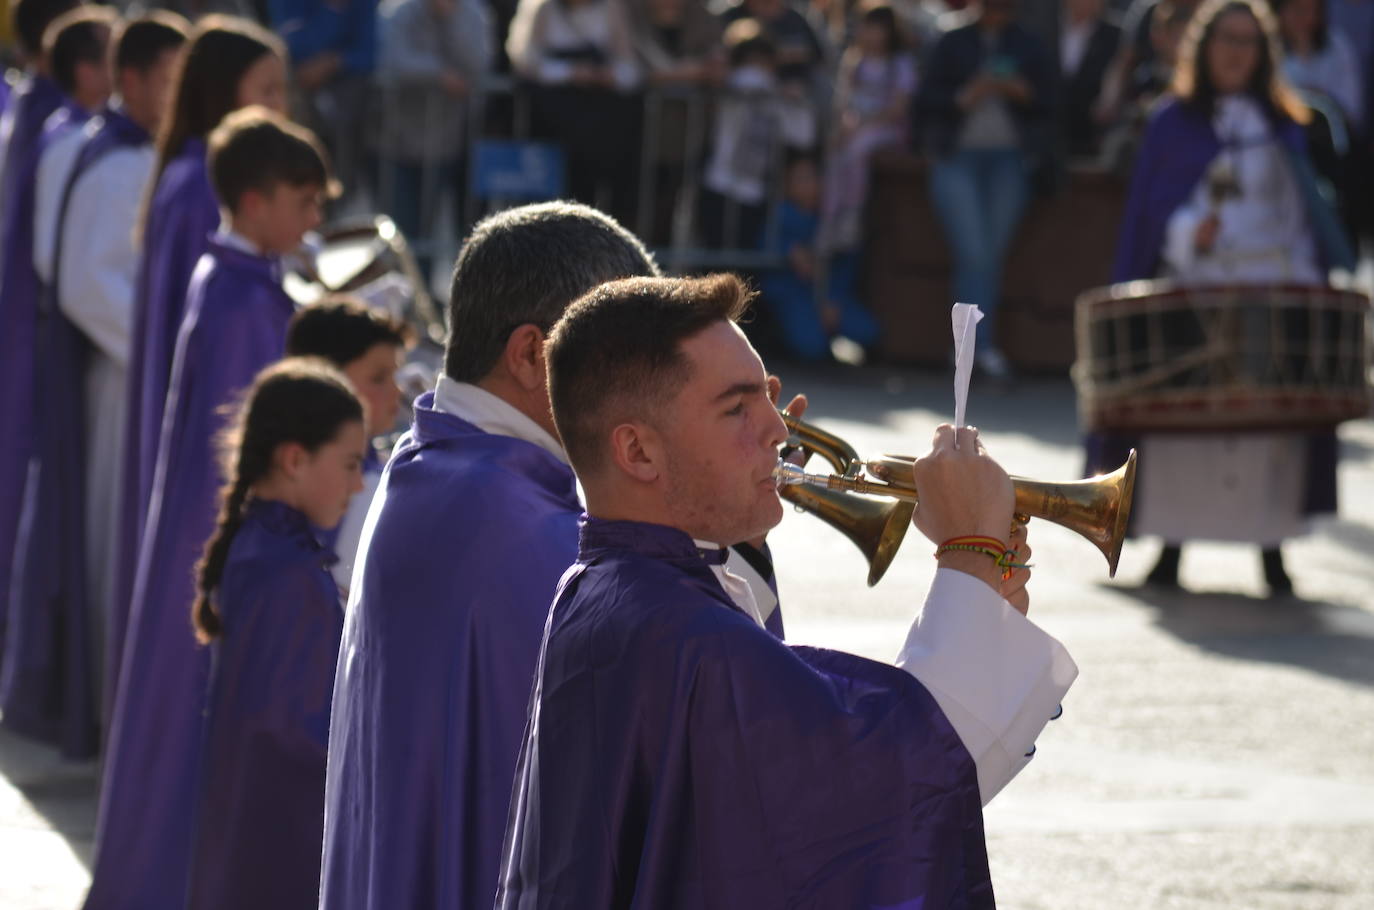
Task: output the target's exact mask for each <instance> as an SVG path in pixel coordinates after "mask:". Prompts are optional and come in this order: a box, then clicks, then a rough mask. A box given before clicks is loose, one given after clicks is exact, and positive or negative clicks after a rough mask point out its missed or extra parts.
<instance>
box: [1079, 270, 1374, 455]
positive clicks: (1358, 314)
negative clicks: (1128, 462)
mask: <svg viewBox="0 0 1374 910" xmlns="http://www.w3.org/2000/svg"><path fill="white" fill-rule="evenodd" d="M1369 311H1370V303H1369V298H1368V297H1366V296H1365V295H1363V294H1361V293H1358V292H1356V291H1352V290H1344V289H1337V288H1330V287H1324V286H1314V287H1309V286H1301V285H1280V286H1275V285H1262V286H1260V285H1227V286H1210V287H1191V288H1182V287H1177V286H1173V285H1171V284H1169V283H1167V282H1150V281H1140V282H1128V283H1124V284H1117V285H1112V286H1109V287H1105V288H1097V289H1093V290H1090V291H1087V292H1085V293H1084V294H1082V295H1080V296H1079V298H1078V301H1077V304H1076V311H1075V331H1076V341H1077V350H1078V361H1077V363H1075V365H1074V381H1075V384H1076V386H1077V388H1078V402H1079V418H1080V421H1081V423H1082V424H1083V426H1084V427H1085V428H1086V429H1088V430H1091V431H1118V432H1142V431H1163V432H1169V431H1190V430H1193V431H1215V430H1285V429H1303V428H1312V427H1320V426H1331V425H1334V424H1337V423H1340V422H1342V421H1345V420H1352V419H1357V418H1360V417H1364V416H1367V415H1368V414H1369V412H1370V403H1371V398H1370V386H1369V364H1370V351H1369Z"/></svg>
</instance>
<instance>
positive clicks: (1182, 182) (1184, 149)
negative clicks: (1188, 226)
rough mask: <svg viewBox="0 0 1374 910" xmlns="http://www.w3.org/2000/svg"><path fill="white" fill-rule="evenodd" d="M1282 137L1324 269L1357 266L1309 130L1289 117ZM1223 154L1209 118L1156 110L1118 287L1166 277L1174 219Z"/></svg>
mask: <svg viewBox="0 0 1374 910" xmlns="http://www.w3.org/2000/svg"><path fill="white" fill-rule="evenodd" d="M1274 131H1275V133H1276V134H1277V135H1278V137H1279V139H1280V140H1281V144H1282V146H1283V148H1284V150H1285V151H1286V152H1287V156H1288V161H1289V164H1290V165H1292V167H1293V171H1294V178H1295V179H1296V180H1297V182H1298V188H1299V190H1300V191H1301V193H1302V195H1303V198H1304V200H1306V202H1307V210H1308V216H1309V218H1310V220H1311V222H1312V226H1313V231H1314V233H1315V235H1316V238H1317V249H1318V256H1319V259H1320V260H1321V264H1322V267H1323V268H1330V267H1333V266H1342V267H1347V268H1349V267H1352V266H1353V264H1354V257H1353V255H1352V254H1351V252H1350V249H1349V243H1348V240H1346V239H1345V238H1344V235H1343V234H1342V232H1341V230H1340V228H1339V226H1338V224H1337V221H1336V217H1335V215H1334V214H1333V213H1332V212H1331V209H1330V206H1328V205H1327V204H1326V203H1325V202H1324V201H1323V200H1322V199H1321V197H1320V195H1319V194H1318V193H1317V190H1316V185H1315V180H1314V178H1313V176H1312V170H1311V167H1310V165H1309V164H1308V160H1307V152H1306V140H1305V139H1304V137H1303V132H1302V128H1301V127H1299V126H1298V125H1297V124H1296V123H1294V122H1293V121H1291V120H1289V119H1287V118H1276V119H1275V120H1274ZM1220 152H1221V141H1220V140H1219V139H1218V138H1217V134H1216V131H1215V130H1214V129H1213V128H1212V123H1211V120H1209V119H1208V118H1207V117H1204V116H1202V115H1201V114H1199V113H1197V112H1196V111H1194V110H1193V109H1192V108H1189V107H1188V106H1186V105H1184V104H1182V103H1181V102H1179V101H1177V100H1173V99H1170V100H1168V101H1165V102H1163V103H1162V104H1161V105H1160V106H1159V107H1158V108H1157V109H1156V110H1155V112H1154V114H1153V115H1152V116H1151V117H1150V123H1149V125H1148V126H1147V127H1146V129H1145V138H1144V139H1143V140H1142V141H1141V145H1140V151H1139V152H1137V154H1136V165H1135V171H1134V173H1133V174H1132V175H1131V188H1130V192H1129V194H1128V195H1127V198H1126V212H1125V215H1124V216H1123V217H1122V219H1121V238H1120V239H1119V240H1118V242H1117V250H1116V263H1115V265H1114V266H1113V268H1112V281H1114V282H1116V281H1137V280H1140V279H1148V278H1155V277H1158V275H1159V267H1160V256H1161V253H1162V251H1163V249H1164V233H1165V228H1166V227H1167V226H1168V223H1169V218H1170V217H1171V216H1172V215H1173V214H1174V212H1175V211H1177V210H1178V207H1179V206H1181V205H1183V203H1185V202H1187V201H1188V198H1189V197H1190V196H1192V194H1193V190H1194V189H1195V188H1196V187H1197V185H1198V181H1200V180H1202V178H1203V175H1204V174H1206V173H1207V167H1208V166H1209V165H1210V164H1211V163H1212V159H1213V158H1215V157H1216V156H1217V154H1218V153H1220Z"/></svg>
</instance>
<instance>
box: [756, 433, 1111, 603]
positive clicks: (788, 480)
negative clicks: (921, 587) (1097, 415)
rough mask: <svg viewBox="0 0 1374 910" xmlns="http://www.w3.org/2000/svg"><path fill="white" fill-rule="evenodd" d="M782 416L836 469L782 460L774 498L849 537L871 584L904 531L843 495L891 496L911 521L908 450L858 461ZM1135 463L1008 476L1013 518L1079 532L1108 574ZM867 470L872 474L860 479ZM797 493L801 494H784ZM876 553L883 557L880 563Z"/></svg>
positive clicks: (802, 442)
mask: <svg viewBox="0 0 1374 910" xmlns="http://www.w3.org/2000/svg"><path fill="white" fill-rule="evenodd" d="M783 420H784V422H786V424H787V428H788V430H789V432H791V433H792V435H793V437H794V438H795V439H796V441H797V442H796V444H797V445H799V446H800V447H801V448H803V449H805V450H806V451H807V452H812V453H816V454H819V455H822V456H823V457H825V458H826V460H828V461H830V463H831V464H832V466H834V467H835V469H836V471H837V473H834V474H818V473H812V472H808V471H806V470H804V469H803V468H800V467H798V466H796V465H793V464H788V463H787V462H783V461H780V462H779V464H778V467H777V469H776V470H775V472H774V475H775V477H776V478H777V480H778V483H779V484H780V485H781V486H780V489H779V493H780V495H782V497H783V498H784V499H787V500H788V501H790V502H793V503H795V504H797V505H798V506H800V507H801V508H803V509H806V510H807V511H810V512H814V513H816V514H817V515H818V517H820V518H822V519H823V520H825V521H827V522H829V523H830V524H833V525H835V526H836V527H837V528H839V530H841V531H842V532H844V533H845V534H846V535H848V536H849V537H850V538H851V539H853V540H854V542H855V543H856V544H858V546H859V548H860V549H861V550H863V551H864V554H865V555H866V556H868V557H869V563H870V571H869V581H868V583H869V584H870V585H873V584H876V583H877V582H878V579H880V578H881V577H882V575H883V572H885V571H886V569H887V566H888V565H889V564H890V563H891V560H892V555H893V554H894V553H895V550H896V548H897V546H899V545H900V544H901V539H902V535H903V534H905V530H906V529H905V528H904V527H903V528H901V529H897V528H895V527H892V520H891V519H893V518H894V517H895V515H894V514H892V513H884V514H882V515H880V516H877V517H876V518H875V516H873V515H872V514H871V513H870V512H869V511H868V510H865V509H863V508H861V507H859V506H858V505H857V503H856V504H855V508H856V509H857V510H858V514H857V515H851V513H850V508H849V507H848V505H847V504H846V502H845V498H848V499H849V500H851V501H853V500H856V499H858V497H856V496H854V495H853V494H859V496H864V497H882V498H884V499H888V500H895V501H896V503H902V504H905V505H904V506H902V514H903V515H904V516H905V518H906V520H907V521H909V520H910V517H911V512H912V509H914V507H915V503H916V502H917V501H918V495H917V491H916V486H915V482H914V479H913V476H912V464H913V463H914V461H915V459H913V458H912V457H910V456H907V455H883V456H881V457H879V458H874V459H870V460H869V461H867V462H860V461H859V459H858V456H857V455H851V454H850V453H853V451H854V450H853V448H852V447H850V446H849V444H848V443H846V442H844V441H843V440H841V439H840V438H839V437H837V436H834V435H832V434H830V433H827V432H825V431H824V430H820V429H819V428H817V427H813V426H811V425H810V424H807V423H805V422H804V421H801V420H798V419H797V418H795V417H792V416H791V415H789V414H786V413H784V414H783ZM1135 463H1136V454H1135V450H1134V449H1132V450H1131V452H1130V454H1129V456H1127V458H1126V463H1125V464H1123V465H1122V466H1121V467H1119V468H1117V469H1116V470H1115V471H1113V472H1111V473H1110V474H1100V475H1098V476H1096V477H1089V478H1088V479H1086V480H1074V481H1062V482H1056V481H1043V480H1032V479H1030V478H1026V477H1015V476H1013V477H1012V478H1011V482H1012V489H1013V491H1014V493H1015V497H1016V498H1015V505H1014V506H1013V510H1014V512H1015V516H1016V520H1017V521H1020V522H1026V521H1029V520H1030V519H1031V518H1043V519H1044V520H1046V521H1052V522H1054V523H1055V524H1057V525H1061V526H1063V527H1066V528H1068V529H1069V530H1071V531H1073V532H1075V533H1077V534H1079V535H1081V536H1082V537H1084V538H1086V539H1087V540H1089V541H1090V542H1091V543H1092V544H1093V545H1094V546H1096V547H1097V548H1098V550H1100V551H1101V552H1102V555H1103V556H1104V557H1106V560H1107V573H1108V575H1109V576H1110V577H1115V576H1116V566H1117V561H1118V560H1119V559H1120V557H1121V545H1122V543H1123V542H1124V541H1125V538H1126V526H1127V524H1128V523H1129V521H1130V515H1131V500H1132V497H1133V495H1134V492H1135ZM865 470H867V472H868V474H869V475H871V476H865V474H864V473H863V472H864V471H865ZM798 490H805V492H790V491H798ZM896 503H894V506H895V505H896ZM879 519H881V520H879ZM875 557H881V558H882V560H883V561H882V563H881V565H879V564H878V562H877V561H875Z"/></svg>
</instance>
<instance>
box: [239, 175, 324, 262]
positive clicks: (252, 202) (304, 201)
mask: <svg viewBox="0 0 1374 910" xmlns="http://www.w3.org/2000/svg"><path fill="white" fill-rule="evenodd" d="M239 208H240V213H241V214H242V215H243V217H242V218H241V219H240V218H236V219H235V226H236V227H239V228H240V230H241V231H243V233H244V234H245V235H246V236H247V237H248V238H249V239H250V240H252V241H254V242H255V243H257V244H258V246H260V247H262V249H263V252H265V253H268V254H276V255H282V254H285V253H290V252H291V251H292V250H295V249H297V248H298V247H299V246H300V245H301V238H302V237H304V236H305V232H306V231H313V230H314V229H315V228H317V227H319V226H320V222H321V221H322V220H323V211H324V193H323V192H321V190H320V188H319V187H318V186H313V185H308V184H307V185H305V186H292V185H291V184H289V183H278V184H277V185H276V186H274V187H273V188H272V191H271V192H270V193H266V194H264V193H260V192H258V191H257V190H249V191H248V192H247V193H244V196H243V202H242V203H241V204H240V207H239ZM240 221H242V222H243V223H242V224H241V225H240V224H239V222H240Z"/></svg>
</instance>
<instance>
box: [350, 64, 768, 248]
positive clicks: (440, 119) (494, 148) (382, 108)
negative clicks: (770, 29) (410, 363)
mask: <svg viewBox="0 0 1374 910" xmlns="http://www.w3.org/2000/svg"><path fill="white" fill-rule="evenodd" d="M639 97H640V98H641V102H642V105H643V118H642V124H643V127H642V134H641V136H640V139H639V156H638V179H637V192H636V193H635V205H634V211H633V213H632V215H631V216H630V220H631V223H629V224H627V227H630V228H631V229H633V230H634V231H635V232H636V233H637V234H638V235H639V236H640V237H641V238H643V239H644V240H645V242H646V244H647V245H649V246H650V248H651V249H652V250H653V251H654V253H655V255H656V257H657V258H658V261H659V263H660V264H661V265H662V266H663V267H664V269H665V270H667V271H670V272H687V271H701V270H711V269H737V270H746V271H747V270H755V269H763V268H768V267H772V266H776V265H778V264H779V261H780V257H778V256H776V255H774V254H771V253H768V252H765V250H767V249H769V248H770V247H771V246H772V243H771V241H772V240H773V238H775V237H776V230H777V224H776V205H775V204H774V203H776V201H777V200H779V199H780V198H781V181H782V166H781V164H782V158H783V155H784V149H783V148H782V146H781V143H774V145H776V146H777V147H776V148H773V149H771V150H770V154H771V156H772V157H771V165H770V167H769V173H770V176H769V181H770V185H769V192H768V193H767V194H766V199H767V200H768V202H767V204H766V208H767V214H766V217H765V222H764V225H765V226H764V237H765V241H766V242H765V243H764V244H763V246H762V249H760V248H756V247H755V246H754V245H752V244H749V243H747V242H744V240H743V238H741V237H740V236H739V222H740V213H739V211H738V208H737V207H736V206H734V205H732V204H730V203H728V202H727V204H726V206H725V224H724V234H725V236H726V239H727V241H728V242H727V244H726V246H725V247H724V248H721V249H708V248H706V247H705V246H704V245H703V244H702V243H701V242H700V240H699V200H700V194H701V191H702V177H703V174H704V172H705V168H706V166H707V161H708V157H709V154H710V148H711V135H712V134H711V129H712V120H713V112H714V110H715V108H716V106H717V105H718V104H719V103H720V101H721V100H722V99H724V98H725V97H726V95H725V94H724V93H722V92H717V91H709V90H704V89H698V88H688V87H648V88H646V89H644V90H643V91H642V92H640V93H639ZM373 109H374V116H373V117H372V118H370V122H372V123H374V124H375V125H376V133H375V143H376V144H375V147H374V148H373V149H372V153H373V155H374V156H375V158H376V159H377V161H378V163H379V164H380V165H381V166H380V167H379V169H378V180H377V185H376V199H375V200H374V202H375V204H376V205H377V207H378V208H380V209H381V210H384V211H386V210H389V209H390V208H392V207H393V204H394V201H395V199H396V192H397V190H398V187H397V185H396V180H395V173H394V169H393V168H392V167H390V165H391V164H394V163H395V162H397V161H401V162H405V163H410V164H414V165H417V166H418V167H419V169H420V174H421V176H420V181H419V186H420V193H419V211H420V215H419V219H418V221H419V224H420V225H421V226H422V227H421V230H420V231H418V232H413V233H416V235H417V236H415V237H413V238H410V240H411V246H412V248H413V249H414V250H415V252H416V254H417V256H420V257H427V256H432V255H433V254H434V253H435V252H436V249H435V240H436V230H435V228H436V226H437V225H438V224H439V218H440V215H441V212H442V210H443V207H444V205H445V198H446V197H447V196H450V194H451V193H452V192H453V191H455V190H456V191H457V198H456V199H450V201H449V203H448V204H449V205H456V206H458V209H457V216H458V217H457V218H456V222H457V223H456V226H455V230H456V231H457V232H458V235H459V236H462V235H463V234H465V233H466V231H467V229H469V228H470V227H471V226H472V224H473V223H475V222H476V221H477V220H478V219H479V218H481V217H482V216H483V215H485V214H487V213H489V212H492V211H496V210H499V209H501V208H504V207H508V206H510V205H514V204H519V203H522V202H531V201H539V200H540V199H547V198H556V197H558V196H560V195H564V192H562V191H553V187H554V182H553V181H551V180H550V181H548V183H547V184H546V185H544V186H542V187H540V186H538V185H537V184H538V182H539V181H538V180H537V179H535V180H531V181H530V183H531V184H532V186H531V187H529V188H528V189H530V192H528V193H520V192H513V193H507V194H504V195H503V194H501V193H493V192H488V191H487V190H488V189H489V187H484V184H483V178H484V177H490V174H484V173H483V171H482V167H484V166H485V165H488V164H490V162H491V160H492V158H493V152H502V153H504V154H506V155H507V156H508V157H509V156H511V155H513V153H514V152H516V151H522V150H523V151H524V152H525V153H527V154H526V155H525V157H526V158H528V159H530V160H534V161H536V162H543V163H544V164H547V161H548V155H549V154H550V153H552V152H555V151H556V146H553V145H552V144H551V143H548V142H540V141H538V140H536V139H535V138H534V137H533V115H532V108H531V103H530V94H529V90H528V89H526V88H525V87H524V86H522V85H520V84H519V83H517V82H516V81H514V80H512V79H510V78H509V77H504V76H489V77H487V78H486V79H484V80H483V82H482V84H481V85H480V86H479V87H477V88H476V90H475V91H474V92H473V93H472V94H471V95H469V96H468V97H467V98H465V99H457V98H454V97H452V96H449V95H447V94H445V93H444V92H443V91H442V90H441V89H439V88H438V87H437V86H435V85H433V84H432V83H420V82H405V81H394V82H389V83H379V84H378V85H377V86H376V88H375V92H374V97H373ZM417 112H422V113H421V114H419V116H418V118H417ZM407 117H409V118H410V119H411V120H412V121H413V120H415V119H423V123H424V131H425V132H424V133H423V134H422V135H418V136H415V135H407V134H406V133H405V132H404V127H403V122H402V121H404V120H405V119H406V118H407ZM455 118H457V120H458V122H459V123H461V126H460V127H458V130H459V132H460V134H461V139H460V143H461V145H460V148H459V149H456V150H454V153H453V154H452V155H444V154H442V153H443V152H444V151H445V150H444V149H443V148H442V145H441V144H440V143H438V141H437V140H436V136H439V137H441V136H442V135H443V134H444V133H451V132H453V131H454V119H455ZM670 121H675V123H676V125H675V126H673V127H672V128H671V129H666V130H665V124H667V123H669V122H670ZM608 141H617V140H616V137H608ZM417 148H418V149H421V150H424V152H425V154H421V155H419V156H416V154H415V150H416V149H417ZM452 160H456V162H457V165H458V167H459V168H460V169H461V173H460V175H459V176H460V177H461V179H460V180H459V179H453V180H449V179H447V178H448V177H449V175H448V174H446V173H445V171H446V169H447V168H448V167H449V166H450V163H451V161H452ZM661 165H665V166H666V176H667V177H668V178H669V182H668V183H667V184H666V185H663V184H660V176H661V171H660V166H661ZM507 176H510V175H507ZM537 176H538V177H540V178H547V177H548V176H549V175H547V174H542V175H537ZM488 182H490V181H488ZM446 183H448V184H451V185H448V186H446V185H445V184H446ZM520 183H521V178H520V175H515V176H514V177H511V179H509V180H507V181H506V184H505V185H507V186H514V187H515V188H516V189H517V190H518V189H520V188H521V187H520ZM539 190H543V192H539ZM586 201H588V202H590V203H592V204H597V203H598V202H601V203H602V204H603V205H604V200H603V199H600V198H598V199H591V200H586ZM731 238H733V241H731Z"/></svg>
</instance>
